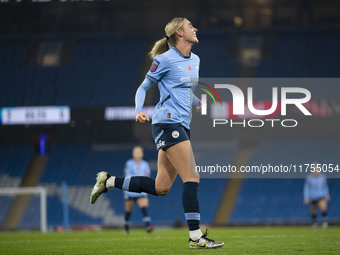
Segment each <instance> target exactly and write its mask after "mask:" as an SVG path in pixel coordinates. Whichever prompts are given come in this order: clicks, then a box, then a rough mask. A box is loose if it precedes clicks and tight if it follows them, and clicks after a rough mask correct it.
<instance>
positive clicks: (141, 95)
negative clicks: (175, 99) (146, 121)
mask: <svg viewBox="0 0 340 255" xmlns="http://www.w3.org/2000/svg"><path fill="white" fill-rule="evenodd" d="M153 84H155V82H153V80H152V79H151V78H148V77H145V79H144V81H143V82H142V84H141V85H140V86H139V88H138V89H137V92H136V96H135V105H136V107H135V111H136V113H137V112H139V111H142V110H143V105H144V101H145V96H146V92H147V91H148V90H149V89H150V88H151V86H152V85H153Z"/></svg>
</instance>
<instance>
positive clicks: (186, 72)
mask: <svg viewBox="0 0 340 255" xmlns="http://www.w3.org/2000/svg"><path fill="white" fill-rule="evenodd" d="M196 32H197V29H196V28H195V27H194V26H193V25H192V24H191V23H190V21H189V20H187V19H186V18H174V19H173V20H171V21H170V22H169V23H168V24H167V25H166V27H165V34H166V37H164V38H163V39H161V40H159V41H157V42H156V43H155V45H154V47H153V49H152V50H151V52H150V57H151V58H152V59H153V63H152V65H151V68H150V70H149V72H148V73H147V74H146V77H145V80H144V81H143V83H142V84H141V85H140V86H139V88H138V90H137V92H136V97H135V102H136V122H137V123H140V124H143V123H145V122H146V121H149V117H148V115H147V114H145V113H144V112H143V105H144V101H145V95H146V92H147V91H148V90H149V89H150V87H151V86H152V85H153V84H155V83H158V88H159V90H160V95H161V98H160V101H159V103H158V104H157V105H156V107H155V110H154V112H153V115H152V135H153V138H154V141H155V143H156V147H157V150H158V166H157V167H158V172H157V176H156V179H152V178H150V177H146V176H138V177H126V178H124V177H115V176H110V175H109V174H108V173H107V172H104V171H103V172H100V173H98V175H97V182H96V184H95V185H94V188H93V190H92V192H91V196H90V202H91V203H92V204H93V203H95V201H96V200H97V198H98V197H99V196H100V195H101V194H102V193H104V192H106V191H107V188H118V189H123V190H128V191H133V192H146V193H149V194H152V195H160V196H163V195H166V194H167V193H168V192H169V190H170V188H171V186H172V184H173V182H174V180H175V178H176V176H177V174H179V175H180V177H181V179H182V181H183V190H182V204H183V208H184V212H185V218H186V220H187V223H188V227H189V247H190V248H220V247H222V246H223V245H224V243H223V242H218V241H214V240H211V239H209V238H207V233H205V234H202V232H201V230H200V208H199V201H198V184H199V175H198V173H197V172H196V171H195V167H196V165H195V160H194V156H193V152H192V148H191V143H190V140H189V139H190V121H191V107H192V105H193V106H195V107H199V106H200V101H199V100H198V98H197V97H195V96H194V95H193V93H192V87H193V86H192V83H191V81H192V80H197V79H198V70H199V64H200V60H199V57H198V56H197V55H195V54H194V53H192V52H191V48H192V46H193V45H195V44H197V43H198V39H197V35H196Z"/></svg>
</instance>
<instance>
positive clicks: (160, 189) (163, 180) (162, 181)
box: [155, 150, 177, 195]
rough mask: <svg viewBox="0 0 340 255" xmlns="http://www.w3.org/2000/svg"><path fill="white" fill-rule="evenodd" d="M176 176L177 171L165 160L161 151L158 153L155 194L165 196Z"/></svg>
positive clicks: (165, 157)
mask: <svg viewBox="0 0 340 255" xmlns="http://www.w3.org/2000/svg"><path fill="white" fill-rule="evenodd" d="M176 176H177V171H176V169H175V168H174V167H173V165H172V164H171V162H170V161H169V159H168V158H167V156H166V154H165V152H164V151H163V150H159V151H158V162H157V176H156V181H155V182H156V184H155V185H156V193H157V195H166V194H167V193H168V192H169V190H170V188H171V186H172V184H173V182H174V181H175V179H176Z"/></svg>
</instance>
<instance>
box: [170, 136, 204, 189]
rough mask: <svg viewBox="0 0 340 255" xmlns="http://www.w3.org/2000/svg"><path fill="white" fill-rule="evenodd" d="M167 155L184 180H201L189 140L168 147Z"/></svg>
mask: <svg viewBox="0 0 340 255" xmlns="http://www.w3.org/2000/svg"><path fill="white" fill-rule="evenodd" d="M166 156H167V158H168V159H169V161H170V162H171V164H172V166H173V167H174V168H175V169H176V171H177V173H178V174H179V175H180V176H181V179H182V181H183V182H188V181H191V182H199V175H198V173H197V172H196V163H195V158H194V154H193V151H192V148H191V143H190V141H189V140H186V141H183V142H180V143H177V144H175V145H172V146H170V147H168V148H167V149H166Z"/></svg>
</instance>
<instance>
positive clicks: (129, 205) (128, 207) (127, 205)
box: [124, 200, 134, 212]
mask: <svg viewBox="0 0 340 255" xmlns="http://www.w3.org/2000/svg"><path fill="white" fill-rule="evenodd" d="M133 204H134V201H133V200H125V202H124V205H125V211H127V212H132V209H133Z"/></svg>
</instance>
